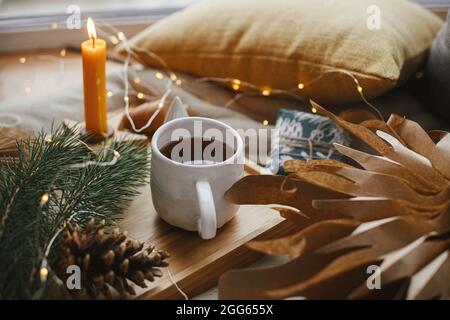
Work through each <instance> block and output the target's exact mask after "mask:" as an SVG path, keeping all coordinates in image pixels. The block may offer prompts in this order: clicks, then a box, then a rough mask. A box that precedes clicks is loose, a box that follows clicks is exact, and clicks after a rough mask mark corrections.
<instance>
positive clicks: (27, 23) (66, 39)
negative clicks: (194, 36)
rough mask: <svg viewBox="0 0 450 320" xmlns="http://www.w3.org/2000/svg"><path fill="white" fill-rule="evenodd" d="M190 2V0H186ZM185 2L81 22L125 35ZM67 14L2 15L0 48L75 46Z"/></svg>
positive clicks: (79, 37) (77, 33)
mask: <svg viewBox="0 0 450 320" xmlns="http://www.w3.org/2000/svg"><path fill="white" fill-rule="evenodd" d="M187 2H189V1H187ZM419 2H420V1H419ZM185 6H186V5H184V6H178V7H177V6H172V7H167V8H157V9H148V8H147V9H145V10H137V9H128V10H120V11H117V10H109V11H108V10H104V11H101V12H83V15H82V16H83V21H82V23H81V25H82V26H84V25H85V19H86V18H87V17H88V16H92V17H93V18H94V20H95V21H96V24H97V26H98V27H99V32H98V35H99V37H104V38H108V35H105V34H104V33H102V30H101V29H102V23H103V27H104V28H106V26H113V27H115V28H117V29H118V30H120V31H121V32H123V33H124V34H125V35H126V36H127V37H128V38H130V37H132V36H133V35H135V34H136V33H138V32H140V31H141V30H143V29H145V28H146V27H148V26H149V25H150V24H152V23H154V22H155V21H157V20H159V19H161V18H163V17H166V16H168V15H170V14H172V13H174V12H176V11H178V10H180V9H183V8H184V7H185ZM425 7H427V8H428V9H430V10H431V11H433V12H434V13H435V14H437V15H438V16H440V17H441V18H443V19H445V18H446V15H447V10H448V8H449V7H448V6H443V5H432V6H427V5H425ZM66 19H67V14H53V15H47V16H42V17H36V16H34V17H30V16H28V17H26V16H23V17H21V18H1V19H0V43H1V44H2V45H1V46H0V52H14V51H28V50H40V49H61V48H65V47H78V46H79V45H80V43H81V42H82V41H83V40H85V39H86V31H85V30H83V29H81V30H76V29H75V30H73V29H72V30H71V29H67V28H66Z"/></svg>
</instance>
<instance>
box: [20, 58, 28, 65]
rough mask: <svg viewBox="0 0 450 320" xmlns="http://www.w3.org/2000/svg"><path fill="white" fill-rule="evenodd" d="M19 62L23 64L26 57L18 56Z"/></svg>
mask: <svg viewBox="0 0 450 320" xmlns="http://www.w3.org/2000/svg"><path fill="white" fill-rule="evenodd" d="M19 62H20V63H22V64H24V63H25V62H27V58H25V57H20V58H19Z"/></svg>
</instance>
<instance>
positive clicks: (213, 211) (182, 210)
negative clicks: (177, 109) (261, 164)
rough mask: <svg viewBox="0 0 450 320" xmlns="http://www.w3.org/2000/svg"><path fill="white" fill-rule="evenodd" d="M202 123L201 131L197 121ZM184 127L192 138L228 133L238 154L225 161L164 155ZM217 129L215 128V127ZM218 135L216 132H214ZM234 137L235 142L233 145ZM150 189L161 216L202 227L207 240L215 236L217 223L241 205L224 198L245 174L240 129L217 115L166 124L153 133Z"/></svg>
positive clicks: (226, 137) (191, 228)
mask: <svg viewBox="0 0 450 320" xmlns="http://www.w3.org/2000/svg"><path fill="white" fill-rule="evenodd" d="M199 122H200V123H201V127H202V128H201V130H200V131H199V130H197V129H198V126H197V127H195V125H196V124H198V123H199ZM177 129H183V130H185V131H187V132H189V134H191V136H192V137H193V138H205V136H204V134H207V133H208V132H211V131H214V130H215V132H217V133H219V132H220V133H221V134H222V135H223V136H222V137H224V139H223V140H222V142H224V143H226V144H227V145H228V146H230V147H232V150H233V152H234V153H233V154H232V155H230V156H229V157H227V158H226V159H225V161H222V162H215V163H209V164H186V163H181V162H177V161H174V160H172V159H170V158H168V157H166V156H165V155H163V154H162V153H161V151H160V149H161V148H162V147H164V146H166V145H167V144H168V143H170V142H171V141H177V140H176V139H174V137H173V132H174V131H175V130H177ZM210 129H212V130H210ZM215 138H216V137H215ZM230 140H232V144H234V145H233V146H232V145H230ZM151 148H152V164H151V192H152V199H153V204H154V207H155V209H156V211H157V213H158V215H159V216H160V217H161V218H162V219H163V220H165V221H166V222H168V223H169V224H171V225H174V226H176V227H179V228H182V229H186V230H189V231H198V233H199V234H200V236H201V237H202V238H203V239H211V238H214V237H215V235H216V231H217V228H220V227H221V226H223V225H224V224H225V223H226V222H227V221H229V220H230V219H231V218H232V217H233V216H234V214H235V213H236V211H237V210H238V206H237V205H235V204H232V203H229V202H228V201H227V200H225V199H224V194H225V192H226V191H227V190H228V189H229V188H230V187H231V185H232V184H233V183H235V182H236V181H237V180H239V179H240V178H241V177H242V175H243V173H244V153H243V152H244V151H243V142H242V139H241V137H240V136H239V134H238V133H237V132H236V130H234V129H233V128H231V127H230V126H228V125H226V124H225V123H222V122H220V121H217V120H213V119H208V118H201V117H189V118H180V119H175V120H171V121H169V122H167V123H165V124H163V125H162V126H161V127H160V128H158V130H157V131H156V132H155V134H154V135H153V137H152V143H151Z"/></svg>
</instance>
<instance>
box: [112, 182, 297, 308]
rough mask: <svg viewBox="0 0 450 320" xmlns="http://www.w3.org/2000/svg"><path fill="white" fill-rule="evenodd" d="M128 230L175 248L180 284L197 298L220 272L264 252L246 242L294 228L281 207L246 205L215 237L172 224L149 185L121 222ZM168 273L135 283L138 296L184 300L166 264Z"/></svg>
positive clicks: (174, 269) (173, 262) (172, 262)
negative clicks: (145, 284) (158, 208)
mask: <svg viewBox="0 0 450 320" xmlns="http://www.w3.org/2000/svg"><path fill="white" fill-rule="evenodd" d="M119 225H120V227H121V228H122V229H123V230H127V231H128V233H129V235H130V236H131V237H133V238H135V239H137V240H139V241H143V242H149V243H152V244H154V245H156V246H157V248H158V249H163V250H166V251H168V252H169V253H170V255H171V257H170V258H169V259H168V261H169V269H170V273H171V275H172V277H173V280H174V281H175V282H176V283H177V284H178V286H179V287H180V288H181V289H182V290H183V291H184V292H185V293H186V294H187V295H188V297H190V298H192V297H194V296H195V295H198V294H200V293H202V292H204V291H206V290H207V289H209V288H211V287H213V286H214V285H216V284H217V281H218V279H219V277H220V275H221V274H223V273H224V272H225V271H227V270H230V269H233V268H241V267H244V266H248V265H249V264H251V263H252V262H254V261H255V260H256V259H258V258H259V257H260V255H259V254H258V253H256V252H254V251H251V250H249V249H247V248H246V247H245V243H246V242H248V241H249V240H252V239H255V238H264V237H276V236H281V235H283V234H286V233H287V232H289V231H290V230H291V228H292V225H291V224H289V221H285V220H284V219H282V218H281V217H280V215H279V214H278V212H277V211H275V210H273V209H270V208H268V207H264V206H241V208H240V210H239V211H238V212H237V214H236V216H235V217H234V218H233V219H232V220H231V221H229V222H228V223H227V224H225V225H224V226H223V227H222V228H220V229H219V230H218V232H217V236H216V237H215V238H214V239H211V240H202V239H201V238H200V237H199V236H198V234H197V233H195V232H189V231H184V230H181V229H178V228H175V227H172V226H170V225H169V224H167V223H165V222H164V221H163V220H161V219H160V218H159V217H158V216H157V214H156V211H155V209H154V208H153V204H152V200H151V195H150V187H149V186H146V187H145V188H143V190H142V193H141V195H140V196H138V197H137V198H136V199H135V200H134V201H133V202H132V204H131V206H130V207H129V209H128V210H127V211H126V212H125V214H124V219H123V220H122V221H121V222H120V223H119ZM162 270H163V272H164V276H163V277H162V278H160V279H157V280H156V281H155V282H153V283H149V288H148V289H141V288H138V287H135V290H136V292H137V296H136V297H137V298H138V299H179V298H183V296H182V295H181V294H180V293H179V291H178V290H177V288H176V287H175V285H174V284H173V282H172V280H171V279H170V277H169V275H168V272H167V268H163V269H162Z"/></svg>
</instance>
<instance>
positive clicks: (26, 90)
mask: <svg viewBox="0 0 450 320" xmlns="http://www.w3.org/2000/svg"><path fill="white" fill-rule="evenodd" d="M25 93H26V94H30V93H31V87H30V86H26V87H25Z"/></svg>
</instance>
